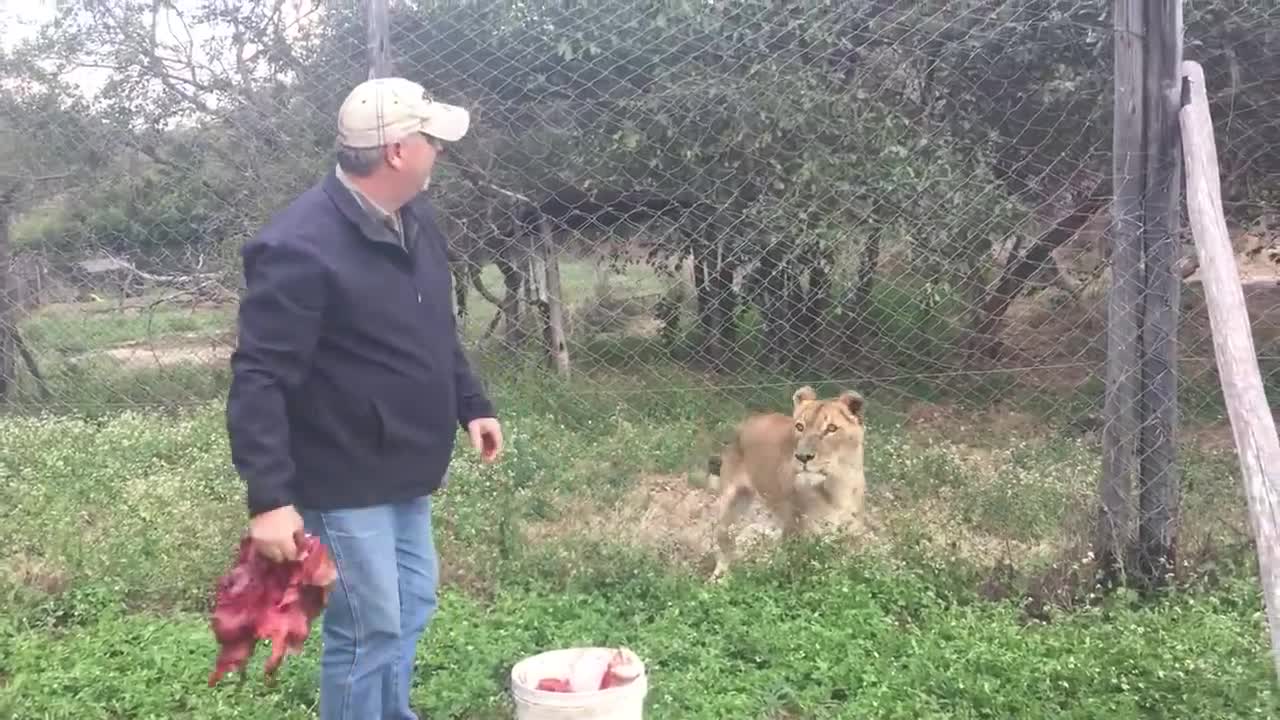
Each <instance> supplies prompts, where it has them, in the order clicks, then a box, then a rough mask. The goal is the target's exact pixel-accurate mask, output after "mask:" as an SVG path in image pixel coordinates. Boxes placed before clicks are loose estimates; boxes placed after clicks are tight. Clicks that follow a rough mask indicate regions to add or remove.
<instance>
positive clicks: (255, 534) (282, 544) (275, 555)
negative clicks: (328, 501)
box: [249, 505, 302, 562]
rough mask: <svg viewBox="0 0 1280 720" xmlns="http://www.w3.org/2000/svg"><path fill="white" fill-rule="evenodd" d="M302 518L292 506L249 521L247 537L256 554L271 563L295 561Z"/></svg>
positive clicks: (271, 511) (269, 511)
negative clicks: (255, 549)
mask: <svg viewBox="0 0 1280 720" xmlns="http://www.w3.org/2000/svg"><path fill="white" fill-rule="evenodd" d="M301 531H302V516H301V515H299V514H298V511H297V510H296V509H294V507H293V506H292V505H285V506H284V507H278V508H276V509H275V510H268V511H267V512H264V513H262V514H260V515H255V516H254V517H253V519H252V520H250V521H249V537H250V539H252V540H253V545H254V547H255V548H257V550H258V553H259V554H260V555H262V556H263V557H265V558H266V559H268V560H270V561H272V562H284V561H286V560H296V559H297V557H298V541H297V535H298V533H299V532H301Z"/></svg>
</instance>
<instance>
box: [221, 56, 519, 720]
mask: <svg viewBox="0 0 1280 720" xmlns="http://www.w3.org/2000/svg"><path fill="white" fill-rule="evenodd" d="M469 123H470V116H469V114H468V113H467V111H466V110H464V109H462V108H459V107H454V106H450V105H444V104H442V103H438V102H433V101H432V100H431V99H429V98H427V97H426V93H425V91H424V90H423V88H422V86H420V85H418V84H417V83H413V82H411V81H409V80H405V79H403V78H382V79H377V80H370V81H368V82H364V83H361V84H360V85H358V86H357V87H356V88H355V89H354V90H352V91H351V93H350V95H348V96H347V98H346V100H345V101H344V102H343V104H342V106H341V109H340V110H339V113H338V146H339V147H338V167H337V168H335V169H334V170H333V171H332V172H330V173H327V174H326V176H325V177H324V178H323V179H322V180H321V181H320V182H319V183H317V184H316V185H314V186H313V187H311V188H310V189H308V190H307V191H306V192H304V193H303V194H302V195H301V196H299V197H298V198H297V199H296V200H294V201H293V202H292V203H291V204H290V205H289V206H287V207H286V208H284V210H283V211H281V212H280V213H278V214H277V215H276V216H275V217H274V218H272V220H271V221H270V222H269V223H268V224H267V226H266V227H265V228H263V229H262V230H261V232H260V233H259V234H258V235H257V236H256V237H255V238H253V239H252V240H251V241H250V242H248V243H247V244H246V245H245V247H244V249H243V251H242V257H243V261H244V275H245V281H246V286H247V289H246V293H245V296H244V299H243V300H242V302H241V304H240V312H239V344H238V347H237V349H236V351H235V354H234V355H233V356H232V359H231V367H232V372H233V380H232V385H231V391H230V394H229V397H228V401H227V428H228V433H229V435H230V439H231V454H232V460H233V462H234V464H235V466H236V469H237V471H238V472H239V473H240V475H241V476H242V477H243V478H244V479H245V481H246V484H247V487H248V492H247V496H248V509H249V514H250V518H251V519H250V525H249V534H250V536H251V537H252V538H253V540H254V542H255V543H256V545H257V547H258V549H259V550H260V552H262V554H263V555H264V556H266V557H267V558H270V559H272V560H275V561H280V560H287V559H292V558H294V557H295V556H296V552H297V548H296V547H295V544H294V535H295V533H296V532H297V531H299V530H301V529H303V528H304V527H305V528H306V530H307V531H308V532H310V533H312V534H314V535H316V536H318V537H319V538H320V539H321V541H322V542H323V543H324V544H325V545H326V546H327V547H328V548H329V551H330V553H331V554H332V556H333V559H334V561H335V562H336V564H337V568H338V579H337V582H336V584H335V587H334V591H333V594H332V595H331V596H330V600H329V605H328V607H327V609H326V610H325V615H324V619H323V633H322V643H323V653H322V656H321V681H320V716H321V718H322V719H323V720H355V719H356V718H359V719H360V720H377V719H379V718H395V719H396V720H413V719H414V718H416V716H415V715H414V713H413V711H412V710H411V709H410V707H409V684H410V679H411V677H412V672H413V659H414V655H415V651H416V647H417V641H418V638H419V637H420V635H421V634H422V632H423V630H424V629H425V627H426V626H427V623H428V621H429V619H430V618H431V616H432V615H433V613H434V611H435V609H436V583H437V572H438V565H437V560H436V552H435V546H434V544H433V542H432V536H431V533H432V529H431V494H432V493H433V492H434V491H435V490H436V489H438V488H439V487H440V486H441V484H442V483H443V481H444V478H445V476H446V473H447V469H448V464H449V459H450V455H451V453H452V450H453V443H454V434H455V433H456V432H457V428H458V426H461V427H462V428H464V429H466V431H467V433H468V434H469V436H470V440H471V444H472V446H473V447H474V448H475V449H476V450H477V451H478V452H479V453H480V455H481V459H482V460H483V461H484V462H486V463H488V462H493V461H495V460H496V459H497V457H498V455H499V453H500V451H501V449H502V432H501V429H500V427H499V425H498V421H497V420H496V419H495V418H494V409H493V405H492V403H491V402H490V401H489V399H488V398H487V397H486V396H485V393H484V391H483V390H482V389H481V387H480V385H479V383H478V382H477V380H476V378H475V377H474V376H473V375H472V372H471V369H470V366H469V364H468V362H467V359H466V357H465V356H464V355H463V351H462V347H461V343H460V341H459V339H458V335H457V327H456V324H455V322H454V315H453V312H452V306H451V302H452V299H451V295H450V289H451V276H450V274H449V269H448V263H447V259H446V255H445V250H446V248H445V245H446V241H445V238H444V236H443V235H442V233H441V231H440V229H439V227H438V226H437V224H436V222H435V216H434V211H433V210H432V208H431V206H430V205H429V204H428V203H427V202H426V201H425V199H424V198H423V197H421V193H422V191H423V189H424V188H425V187H426V186H427V183H428V181H429V178H430V176H431V169H432V166H433V164H434V163H435V159H436V155H437V153H438V152H439V151H440V150H441V149H442V146H443V143H445V142H452V141H456V140H458V139H460V138H462V137H463V135H465V134H466V132H467V128H468V125H469ZM411 201H412V202H411Z"/></svg>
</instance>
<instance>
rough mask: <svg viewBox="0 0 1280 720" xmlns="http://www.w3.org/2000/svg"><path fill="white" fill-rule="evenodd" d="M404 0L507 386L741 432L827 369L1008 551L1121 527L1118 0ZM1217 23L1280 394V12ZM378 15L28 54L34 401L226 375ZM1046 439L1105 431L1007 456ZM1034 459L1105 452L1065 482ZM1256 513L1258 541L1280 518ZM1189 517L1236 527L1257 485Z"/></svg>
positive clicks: (1224, 437) (146, 35) (4, 387)
mask: <svg viewBox="0 0 1280 720" xmlns="http://www.w3.org/2000/svg"><path fill="white" fill-rule="evenodd" d="M389 6H390V8H389V12H390V15H389V23H388V26H389V28H390V41H389V45H388V47H389V48H390V59H391V62H392V65H393V68H392V70H393V72H394V73H395V74H399V75H404V76H407V77H410V78H412V79H414V80H417V81H419V82H421V83H423V84H424V85H425V86H426V87H428V88H429V89H430V90H431V91H432V92H433V93H434V94H435V96H436V97H438V98H439V99H441V100H443V101H446V102H451V103H457V104H460V105H464V106H466V107H468V108H470V109H471V110H472V112H473V124H472V129H471V131H470V133H469V135H468V136H467V137H466V138H465V139H464V140H463V141H462V142H460V143H458V144H456V146H453V147H451V148H450V149H449V150H448V153H447V154H446V155H445V156H444V157H443V159H442V161H441V163H440V164H438V166H437V175H436V179H435V180H434V181H433V184H432V188H431V190H430V193H429V195H430V199H431V201H432V202H433V203H436V205H437V206H438V208H439V209H440V212H441V216H442V217H443V218H444V220H445V222H446V224H447V227H446V230H447V233H448V235H449V236H450V238H451V242H452V244H453V253H454V277H455V285H456V290H457V293H456V298H457V301H456V310H457V315H458V318H459V325H460V328H461V329H462V331H463V333H464V334H465V337H466V339H467V344H468V347H469V349H470V352H471V356H472V358H473V361H474V362H475V363H476V365H477V366H478V367H479V369H480V372H481V374H482V375H483V377H484V378H485V379H486V381H487V382H488V383H489V385H490V387H491V388H492V391H493V393H494V395H495V396H496V397H497V399H498V400H499V402H501V403H503V404H505V405H506V406H508V407H517V408H520V411H521V412H524V411H528V412H533V411H534V410H533V409H537V410H538V411H546V412H551V413H554V414H555V416H556V417H557V418H559V419H560V421H561V422H564V423H569V424H572V423H578V424H579V425H582V426H586V425H588V424H589V423H591V422H593V421H597V420H598V419H599V418H600V417H601V416H606V417H610V418H622V419H623V421H625V422H628V423H632V424H633V425H634V426H635V427H645V426H646V423H662V422H668V421H674V420H673V419H678V420H680V421H682V422H692V423H694V424H697V425H701V424H702V423H704V422H705V423H706V424H707V425H708V426H710V425H714V424H716V422H723V423H727V422H729V421H731V420H732V419H733V417H734V414H735V413H740V412H742V411H745V410H746V409H761V408H764V407H775V408H780V409H786V407H787V405H786V403H787V402H789V401H788V400H787V398H789V397H790V393H791V392H792V391H793V390H794V389H795V388H796V387H798V386H800V385H803V384H812V385H815V386H817V387H820V388H821V389H822V391H823V392H824V393H826V392H832V391H834V390H835V389H836V388H839V387H852V388H855V389H857V390H859V391H861V392H863V393H864V394H865V395H867V396H868V398H869V399H870V403H871V404H870V405H869V412H870V413H871V414H872V417H873V418H875V420H874V423H879V424H880V426H884V427H887V426H892V427H893V428H895V429H894V430H893V432H892V433H890V432H889V431H888V430H886V431H885V432H886V433H887V434H886V436H885V437H886V439H885V440H884V441H883V442H880V441H871V444H870V445H869V448H868V458H869V459H868V462H869V463H872V464H873V465H876V467H877V468H878V469H879V470H880V471H881V472H880V473H879V477H878V478H873V479H872V482H873V484H874V483H876V482H879V483H880V484H881V486H882V487H884V488H887V489H885V490H884V491H883V492H885V493H888V494H890V495H893V494H895V493H896V494H897V496H904V495H910V494H911V492H912V490H911V488H910V487H908V486H909V485H910V483H909V482H907V480H905V479H903V478H905V477H906V474H907V470H905V469H902V468H906V467H907V466H908V465H910V466H912V467H914V468H916V469H915V470H912V472H916V473H917V474H918V473H919V472H923V473H925V474H927V475H931V476H932V477H933V478H934V479H933V481H932V482H936V484H937V487H936V488H932V489H931V490H930V492H933V490H937V491H938V492H940V493H943V494H944V495H945V493H947V492H951V490H950V489H949V488H951V486H952V484H953V481H954V483H955V484H960V483H961V480H958V479H955V478H958V477H960V476H965V477H969V476H976V475H982V476H983V477H985V478H987V480H986V481H985V482H986V484H985V485H984V486H983V487H984V490H983V492H984V493H987V495H986V496H984V497H985V498H986V500H984V503H987V504H986V505H983V506H982V507H980V508H977V509H973V510H972V512H969V515H970V516H972V515H973V514H974V513H977V515H978V516H981V517H985V518H986V520H985V521H983V522H985V524H984V525H983V524H981V523H979V524H980V525H981V526H982V528H983V529H982V530H981V533H979V532H978V531H975V532H974V534H973V537H978V536H979V535H981V536H982V537H983V538H985V539H986V540H987V541H989V544H988V545H984V546H983V547H982V549H979V550H978V551H977V552H976V553H975V554H977V555H984V554H988V555H989V554H990V553H994V552H996V551H995V550H992V548H995V547H998V546H999V545H1000V543H1001V542H1003V543H1005V544H1006V545H1007V544H1008V542H1009V539H1008V536H1009V535H1010V533H1008V532H1004V533H1003V534H1002V532H1001V531H1002V530H1008V527H1007V525H1008V524H1010V523H1012V522H1014V521H1013V520H1012V519H1011V518H1013V517H1015V516H1016V517H1024V518H1029V520H1028V521H1027V522H1028V523H1031V524H1032V525H1035V526H1036V527H1040V526H1041V525H1042V524H1043V523H1044V522H1058V519H1055V518H1058V516H1057V515H1053V513H1055V512H1058V511H1059V510H1060V509H1061V508H1060V507H1055V506H1061V505H1070V506H1072V507H1079V508H1082V510H1081V516H1082V517H1086V518H1087V517H1088V516H1089V511H1088V510H1087V508H1090V507H1091V505H1090V503H1092V502H1093V498H1094V496H1095V495H1096V482H1095V481H1094V478H1095V477H1096V473H1097V470H1096V468H1095V467H1094V466H1095V465H1096V464H1097V459H1098V457H1099V452H1100V451H1099V445H1098V440H1097V438H1098V436H1099V433H1100V432H1101V429H1102V428H1101V426H1102V419H1101V418H1102V415H1101V413H1102V401H1103V365H1104V360H1105V355H1106V347H1107V346H1106V324H1107V288H1108V284H1109V282H1110V281H1111V268H1110V266H1109V264H1108V257H1109V243H1108V229H1109V228H1110V226H1111V223H1112V219H1111V209H1112V204H1111V201H1112V197H1113V188H1112V172H1111V171H1112V152H1111V144H1112V127H1111V108H1112V92H1113V87H1112V86H1113V69H1112V68H1113V50H1114V49H1113V45H1112V42H1113V30H1112V26H1113V20H1112V14H1111V13H1112V7H1111V6H1112V4H1111V3H1106V2H1101V1H1100V0H1020V1H1017V2H987V1H982V0H972V1H966V2H910V3H907V2H871V1H867V2H829V1H819V0H806V1H803V2H793V3H763V2H732V3H730V2H717V1H714V0H713V1H709V2H660V3H657V2H636V1H634V0H601V1H600V2H590V3H588V2H572V1H565V2H550V3H539V2H523V3H512V2H499V1H497V0H494V1H481V0H477V1H475V2H429V1H427V0H405V1H403V2H392V3H389ZM1185 13H1186V15H1185V23H1186V38H1187V44H1186V50H1185V56H1186V57H1187V58H1193V59H1196V60H1198V61H1199V62H1200V63H1201V64H1202V65H1203V66H1204V67H1205V69H1206V81H1207V85H1208V88H1209V93H1210V99H1211V103H1212V112H1213V117H1214V121H1215V124H1216V129H1217V142H1218V147H1219V157H1220V158H1221V160H1222V164H1223V168H1222V173H1223V178H1224V188H1223V197H1224V201H1225V202H1226V205H1227V207H1226V210H1227V213H1228V216H1229V220H1230V222H1231V224H1232V227H1233V231H1234V234H1235V237H1236V238H1237V241H1238V249H1239V256H1238V260H1239V262H1240V265H1241V268H1242V279H1243V280H1244V281H1245V282H1246V283H1247V294H1248V298H1249V303H1250V308H1251V310H1252V311H1253V312H1254V313H1256V316H1255V318H1254V331H1255V333H1256V334H1255V340H1256V343H1257V346H1258V349H1259V354H1260V357H1259V360H1260V362H1261V363H1262V364H1263V369H1264V375H1265V377H1266V378H1267V379H1268V381H1269V382H1271V381H1274V380H1275V379H1276V378H1277V377H1280V376H1278V375H1277V374H1276V371H1277V369H1280V367H1278V366H1277V364H1276V359H1277V357H1278V356H1280V346H1278V345H1277V344H1278V343H1280V269H1278V268H1277V263H1278V262H1280V248H1278V246H1277V243H1276V240H1277V238H1280V217H1277V215H1276V207H1277V201H1278V200H1280V120H1277V118H1280V6H1277V4H1276V3H1274V2H1271V1H1270V0H1214V1H1213V2H1209V3H1193V4H1188V7H1187V8H1186V10H1185ZM368 36H369V31H368V22H367V17H366V13H365V9H364V3H355V2H350V3H318V2H307V1H305V0H288V1H286V0H252V1H250V2H239V3H231V2H199V3H196V2H193V3H183V2H167V3H153V4H138V3H132V2H124V1H115V0H107V1H105V2H102V1H100V2H94V3H66V4H64V5H63V7H62V9H61V16H60V20H59V22H58V23H57V24H55V25H52V26H50V27H48V28H46V29H44V30H42V31H41V32H40V33H39V34H36V35H32V36H31V37H30V38H29V39H28V40H27V41H25V42H24V43H22V44H16V45H13V46H11V47H10V48H8V49H7V50H6V51H5V54H4V55H3V62H2V64H0V73H2V74H3V76H4V78H5V84H6V90H7V92H6V93H5V94H4V95H3V97H0V103H2V104H3V108H2V109H0V137H3V138H4V140H3V142H4V145H5V150H4V152H3V153H0V178H3V182H4V186H3V187H0V191H2V192H3V199H4V203H3V212H4V216H5V221H6V222H5V225H4V227H5V228H6V229H7V235H6V236H5V237H6V242H4V243H3V244H2V247H3V248H4V251H3V253H0V268H3V269H4V270H5V274H4V286H3V289H4V290H5V293H4V295H3V297H6V298H7V300H6V301H5V302H4V303H2V304H0V310H2V311H3V314H2V315H0V317H2V318H3V322H4V325H3V330H4V332H2V333H0V337H3V338H5V344H4V345H3V346H0V393H2V394H3V396H4V399H5V403H6V404H7V406H8V407H9V408H10V409H11V410H13V411H15V412H16V411H21V410H38V411H76V412H89V411H93V412H97V411H102V410H109V409H117V408H123V407H129V408H140V407H172V406H189V405H195V404H204V403H214V404H216V403H218V402H220V401H221V399H222V397H223V394H224V392H225V387H226V383H227V380H228V377H227V375H228V363H227V359H228V357H229V355H230V352H231V350H232V348H233V347H234V343H235V324H234V323H235V307H236V305H235V303H236V298H237V294H238V292H239V288H240V274H239V273H240V267H239V264H238V255H237V253H238V248H239V246H240V244H241V243H242V242H243V241H244V240H245V239H246V238H247V237H250V236H251V235H252V234H253V233H254V232H256V230H257V229H258V228H259V227H260V226H261V225H262V224H263V223H264V222H265V221H266V220H267V219H268V218H269V217H270V216H271V214H272V213H273V212H275V211H276V210H277V209H279V208H281V207H282V206H283V205H285V204H286V203H287V202H289V201H290V200H291V199H292V198H293V197H294V196H296V195H297V194H298V193H299V192H301V191H302V190H303V189H304V188H306V187H308V186H309V185H310V184H312V183H313V182H315V181H316V180H317V178H318V177H319V176H320V175H321V174H322V173H324V172H326V171H327V170H328V169H329V168H330V167H331V165H332V163H333V162H334V160H333V154H332V150H333V141H334V129H335V119H334V118H335V116H336V111H337V107H338V104H339V103H340V102H341V100H342V98H343V97H344V96H345V94H346V93H347V91H348V90H349V89H350V88H351V87H352V86H353V85H354V84H355V83H357V82H359V81H361V80H363V79H364V78H366V77H367V76H368V73H369V66H370V60H369V57H370V52H369V48H368ZM535 208H536V211H535ZM543 220H545V222H543ZM1182 226H1183V227H1185V223H1183V224H1182ZM1180 242H1181V245H1182V251H1181V252H1182V254H1183V256H1184V259H1183V261H1182V264H1181V265H1180V267H1182V268H1183V269H1184V270H1185V271H1184V272H1183V281H1184V285H1183V288H1182V293H1181V303H1180V325H1179V329H1178V342H1179V349H1178V372H1179V373H1180V379H1179V384H1178V387H1179V404H1180V422H1181V426H1180V427H1181V428H1182V436H1181V437H1180V439H1190V440H1193V441H1194V443H1196V447H1197V448H1201V449H1203V448H1212V447H1214V446H1215V443H1216V444H1217V446H1218V447H1219V449H1221V447H1228V448H1229V444H1228V445H1225V446H1224V445H1223V443H1229V441H1230V433H1229V430H1227V429H1226V426H1225V425H1224V417H1225V415H1224V411H1223V407H1222V399H1221V395H1220V392H1219V389H1218V381H1217V376H1216V368H1215V365H1214V359H1213V349H1212V339H1211V335H1210V328H1209V325H1208V321H1207V315H1206V312H1205V308H1204V302H1203V297H1202V294H1201V292H1200V290H1199V287H1198V285H1197V274H1196V270H1195V265H1194V252H1192V250H1191V239H1190V236H1189V234H1186V233H1184V235H1183V237H1182V238H1181V239H1180ZM557 378H559V379H565V378H567V379H568V383H567V384H565V383H560V382H559V381H558V380H557ZM707 418H715V420H710V419H707ZM899 430H900V431H901V433H900V434H894V433H899ZM1045 432H1051V433H1057V436H1061V437H1066V438H1068V439H1069V442H1070V443H1072V444H1071V445H1070V447H1071V448H1072V449H1071V450H1070V451H1063V452H1064V453H1065V454H1063V453H1059V452H1058V451H1057V450H1054V449H1052V448H1049V449H1046V447H1047V446H1046V447H1039V446H1037V449H1034V450H1030V451H1029V450H1026V446H1025V445H1024V444H1020V443H1021V441H1018V442H1003V441H1007V440H1009V438H1015V437H1016V438H1021V437H1023V436H1024V435H1027V434H1031V435H1035V434H1039V433H1045ZM911 433H915V434H911ZM978 434H981V435H982V436H983V437H988V438H994V439H992V440H991V441H990V442H988V441H987V440H982V441H979V440H974V439H973V438H974V437H976V436H977V435H978ZM1054 447H1058V446H1054ZM940 448H942V449H940ZM1027 452H1030V453H1031V454H1032V455H1034V456H1035V458H1034V459H1027V458H1026V457H1024V455H1025V453H1027ZM954 457H962V458H963V459H962V460H955V459H954ZM1195 457H1196V458H1199V456H1195ZM1192 462H1198V463H1201V464H1200V465H1198V466H1192V470H1194V469H1196V468H1200V469H1203V470H1204V471H1205V472H1206V473H1210V474H1212V473H1217V472H1219V470H1220V469H1221V466H1220V465H1212V464H1209V463H1210V461H1208V460H1201V459H1195V460H1193V461H1192ZM894 463H898V464H897V465H895V464H894ZM931 463H932V465H931ZM1034 463H1041V465H1044V466H1048V467H1051V468H1052V469H1051V470H1048V471H1045V472H1048V473H1050V474H1053V475H1054V476H1055V477H1064V476H1073V475H1078V477H1072V479H1071V480H1070V482H1069V483H1067V485H1068V487H1066V488H1065V489H1063V488H1058V489H1056V490H1054V491H1053V492H1050V491H1048V490H1046V488H1045V487H1044V485H1045V482H1046V481H1045V479H1044V474H1043V473H1041V474H1035V473H1029V472H1026V471H1025V469H1026V468H1027V467H1030V466H1031V464H1034ZM877 464H878V465H877ZM921 464H923V469H921ZM895 468H896V469H895ZM899 471H900V472H899ZM895 473H898V474H895ZM1081 478H1083V479H1081ZM895 483H896V484H895ZM931 487H932V486H931ZM1218 487H1221V485H1219V486H1218ZM930 497H934V498H936V497H939V496H938V495H933V496H930ZM948 497H949V499H947V500H945V501H944V504H947V505H948V506H949V507H950V508H951V509H952V510H954V509H955V507H956V503H959V504H960V506H963V498H961V499H960V500H956V498H955V497H951V496H948ZM899 499H900V498H899ZM886 502H887V501H886ZM922 502H923V501H922ZM1205 502H1208V501H1207V500H1206V501H1205ZM1224 505H1226V506H1230V508H1231V513H1230V514H1231V517H1232V518H1234V520H1233V522H1236V526H1237V527H1243V525H1241V523H1242V522H1243V520H1242V518H1243V505H1242V504H1239V503H1236V502H1235V501H1234V500H1233V501H1232V502H1227V503H1224ZM1019 508H1020V510H1019ZM919 510H920V506H919V505H913V506H911V510H910V513H917V512H919ZM957 512H959V511H957ZM966 512H968V511H966ZM1019 512H1020V513H1021V515H1019V514H1018V513H1019ZM1186 512H1187V513H1193V512H1196V513H1199V516H1198V517H1199V520H1198V522H1199V523H1201V525H1202V527H1209V526H1219V525H1221V524H1223V522H1224V515H1220V514H1214V513H1217V512H1221V513H1226V512H1227V511H1225V510H1221V506H1218V505H1215V506H1214V507H1208V506H1205V507H1197V506H1196V505H1195V503H1194V502H1191V503H1190V504H1189V506H1188V507H1187V509H1186ZM984 513H985V515H984ZM1237 513H1238V516H1237ZM1045 518H1048V519H1047V520H1046V519H1045ZM1206 532H1208V531H1206ZM1072 533H1073V536H1074V537H1076V538H1077V539H1079V538H1081V537H1083V538H1084V539H1085V540H1087V533H1086V532H1085V531H1084V530H1082V529H1080V528H1075V529H1073V530H1072ZM1033 535H1034V533H1032V534H1030V535H1028V536H1027V538H1022V539H1021V540H1019V541H1020V542H1025V543H1027V544H1032V545H1034V544H1035V542H1038V540H1036V539H1035V538H1034V537H1033Z"/></svg>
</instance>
